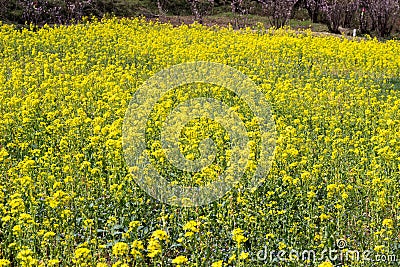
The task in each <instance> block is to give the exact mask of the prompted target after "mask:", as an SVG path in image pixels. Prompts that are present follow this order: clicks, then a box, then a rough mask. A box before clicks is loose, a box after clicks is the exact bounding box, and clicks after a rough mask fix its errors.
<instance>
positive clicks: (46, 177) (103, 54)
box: [0, 19, 400, 267]
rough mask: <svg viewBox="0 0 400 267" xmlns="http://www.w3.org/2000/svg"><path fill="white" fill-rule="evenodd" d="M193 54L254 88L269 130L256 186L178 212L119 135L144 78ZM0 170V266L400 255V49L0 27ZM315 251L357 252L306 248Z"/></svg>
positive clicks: (274, 35)
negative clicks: (139, 180)
mask: <svg viewBox="0 0 400 267" xmlns="http://www.w3.org/2000/svg"><path fill="white" fill-rule="evenodd" d="M193 61H209V62H218V63H222V64H226V65H229V66H231V67H233V68H235V69H237V70H239V71H241V72H242V73H244V74H245V75H247V76H248V77H249V78H250V79H251V80H252V81H253V82H254V83H256V84H257V85H258V86H259V87H260V88H261V90H262V92H263V93H264V94H265V96H266V99H267V100H268V102H269V103H270V105H271V108H272V110H273V114H274V121H275V125H276V132H277V138H276V149H275V158H274V161H273V163H272V167H271V170H270V172H269V174H268V176H267V177H265V179H263V183H262V184H261V185H260V186H259V187H258V188H252V189H251V190H248V189H244V188H242V187H241V186H240V185H237V186H236V188H234V189H233V190H232V191H230V192H229V193H227V194H226V195H225V196H224V197H223V198H221V199H219V200H217V201H215V202H213V203H211V204H208V205H205V206H200V207H195V208H185V207H176V206H170V205H166V204H162V203H160V202H158V201H157V200H155V199H153V198H152V197H150V196H149V195H148V194H147V193H146V192H144V191H143V190H142V189H141V188H140V187H139V186H138V185H137V184H136V183H135V180H134V179H133V177H132V175H131V174H130V173H129V172H128V168H127V165H126V163H125V159H124V154H123V150H122V132H121V131H122V130H121V129H122V124H123V121H124V116H125V111H126V109H127V107H128V104H129V101H130V99H131V97H132V95H133V94H134V93H135V90H136V89H137V88H138V87H139V86H140V85H141V84H142V83H143V82H144V81H146V80H147V79H148V78H150V77H151V76H152V75H154V74H155V73H157V72H158V71H161V70H163V69H165V68H167V67H170V66H173V65H175V64H179V63H183V62H193ZM174 95H175V94H170V95H167V96H166V97H169V98H170V99H171V100H172V102H173V101H178V100H177V98H174ZM198 123H200V124H202V125H203V126H201V127H199V126H196V125H195V124H194V125H188V127H189V128H190V127H194V129H197V130H199V129H201V128H202V127H204V125H211V126H210V129H217V128H218V127H220V125H214V126H215V127H214V126H213V122H212V121H198ZM151 125H152V124H151V123H150V124H149V127H150V126H151ZM196 127H197V128H196ZM216 133H217V134H216V135H215V138H223V136H224V132H223V131H216ZM208 134H210V133H208ZM203 137H204V136H203V135H202V134H199V136H198V138H203ZM151 141H152V139H151V138H150V140H148V142H150V143H151ZM153 141H154V140H153ZM183 143H184V142H183ZM218 144H219V143H218ZM219 145H220V148H221V151H224V143H223V142H222V143H220V144H219ZM193 153H194V152H193ZM194 156H196V155H194ZM219 156H221V157H222V158H223V157H224V156H226V153H225V154H224V153H221V154H220V155H219ZM220 163H221V164H226V162H225V161H224V160H223V159H222V160H221V161H220ZM159 166H161V167H162V164H161V163H160V165H159ZM0 176H1V178H0V266H98V267H100V266H212V267H218V266H346V265H347V266H388V265H389V264H394V262H392V263H388V262H382V261H380V262H377V261H373V260H375V259H376V256H379V255H381V256H382V255H383V256H385V255H386V256H385V257H386V259H389V256H390V255H392V256H393V255H395V256H397V259H398V260H399V261H400V245H399V244H400V242H399V239H400V227H399V226H400V201H399V199H400V43H399V42H398V41H387V42H384V43H382V42H378V41H377V40H375V39H365V40H348V39H346V38H339V37H316V36H314V35H312V33H310V32H304V33H300V34H298V33H294V32H292V31H290V30H277V31H274V30H268V31H265V30H264V29H262V27H259V28H255V29H244V30H240V31H234V30H232V29H230V28H217V27H210V28H207V27H203V26H201V25H197V24H194V25H190V26H187V25H182V26H180V27H173V26H171V25H168V24H160V23H156V22H146V21H144V20H142V19H120V20H118V19H104V20H102V21H92V22H83V23H81V24H77V25H73V26H57V27H47V26H45V27H44V28H41V29H39V30H36V31H31V30H27V29H24V30H21V31H17V30H14V29H13V28H12V27H11V26H8V25H1V26H0ZM338 240H340V241H341V243H340V244H338V242H337V241H338ZM329 249H332V250H334V249H335V250H337V251H338V252H339V251H340V252H341V253H344V252H346V251H347V250H353V251H355V250H357V251H359V252H360V255H361V254H362V252H363V251H369V252H370V255H369V259H370V260H368V259H366V258H365V259H362V258H361V256H360V259H359V260H357V259H354V258H349V259H347V258H344V257H340V255H339V256H337V257H330V258H329V259H327V258H326V257H318V256H320V255H321V254H322V255H323V254H324V253H325V252H326V251H327V250H328V251H329ZM291 250H296V251H303V250H313V251H315V254H316V255H318V256H316V257H315V259H314V258H310V257H308V258H304V257H301V256H302V254H301V253H299V257H297V258H296V256H293V255H294V253H292V254H291V257H287V256H288V255H289V252H290V251H291ZM278 251H284V252H286V254H285V255H277V252H278ZM324 251H325V252H324ZM260 252H262V253H260ZM261 254H267V257H261V256H262V255H261ZM281 254H282V253H281ZM292 256H293V257H292ZM325 256H328V255H327V253H325ZM392 260H393V257H392Z"/></svg>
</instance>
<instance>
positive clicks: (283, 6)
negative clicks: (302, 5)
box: [258, 0, 297, 28]
mask: <svg viewBox="0 0 400 267" xmlns="http://www.w3.org/2000/svg"><path fill="white" fill-rule="evenodd" d="M258 2H260V3H261V5H262V7H263V10H264V12H265V14H266V15H267V16H268V18H269V20H270V23H271V25H272V26H274V27H276V28H281V27H283V26H285V25H286V24H287V22H288V21H289V19H290V17H291V15H292V12H293V7H294V5H295V4H296V2H297V0H258Z"/></svg>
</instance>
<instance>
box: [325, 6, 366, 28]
mask: <svg viewBox="0 0 400 267" xmlns="http://www.w3.org/2000/svg"><path fill="white" fill-rule="evenodd" d="M358 9H359V0H323V1H322V3H321V10H322V12H323V14H324V16H325V23H326V25H327V26H328V29H329V31H330V32H332V33H340V30H339V27H344V28H346V27H349V26H350V24H351V22H352V20H353V19H354V17H355V14H356V11H357V10H358Z"/></svg>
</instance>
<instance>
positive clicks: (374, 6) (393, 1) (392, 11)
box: [362, 0, 400, 37]
mask: <svg viewBox="0 0 400 267" xmlns="http://www.w3.org/2000/svg"><path fill="white" fill-rule="evenodd" d="M362 6H363V8H364V11H365V12H364V13H366V14H363V16H364V18H363V21H362V22H363V23H364V25H363V28H364V29H366V28H367V27H368V26H367V25H365V24H368V18H369V20H370V22H371V23H370V29H368V30H369V31H374V32H376V33H377V35H378V36H380V37H386V36H389V35H390V33H391V32H392V30H393V28H394V26H395V24H396V22H398V21H400V18H399V13H400V6H399V1H398V0H362ZM366 15H367V16H368V18H365V16H366Z"/></svg>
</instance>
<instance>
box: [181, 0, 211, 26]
mask: <svg viewBox="0 0 400 267" xmlns="http://www.w3.org/2000/svg"><path fill="white" fill-rule="evenodd" d="M187 1H188V3H189V5H190V10H191V11H192V14H193V16H194V19H195V21H197V22H199V23H200V24H203V18H204V16H206V15H208V14H209V13H210V12H211V11H212V9H213V7H214V0H187Z"/></svg>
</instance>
